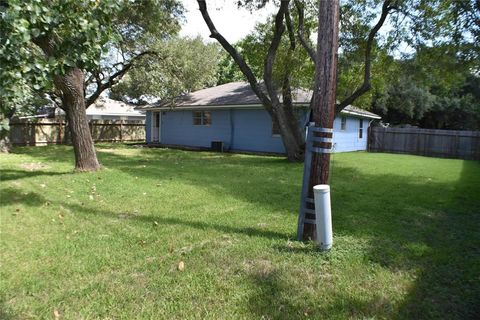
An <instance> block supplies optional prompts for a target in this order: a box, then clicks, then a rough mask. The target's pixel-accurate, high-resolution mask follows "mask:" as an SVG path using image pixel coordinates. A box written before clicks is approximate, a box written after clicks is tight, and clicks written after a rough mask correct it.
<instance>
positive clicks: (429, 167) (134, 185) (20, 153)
mask: <svg viewBox="0 0 480 320" xmlns="http://www.w3.org/2000/svg"><path fill="white" fill-rule="evenodd" d="M97 147H98V155H99V158H100V161H101V163H102V164H103V165H104V169H103V170H101V171H99V172H96V173H83V174H77V173H73V172H72V166H73V159H72V158H73V153H72V150H71V148H69V147H65V146H51V147H37V148H17V149H15V150H14V152H13V153H11V154H9V155H3V154H2V155H0V165H1V229H0V230H1V234H0V244H1V247H0V249H1V261H0V276H1V283H0V318H1V319H43V318H45V319H53V318H54V310H56V312H57V315H58V314H60V318H62V319H349V318H350V319H364V318H369V319H373V318H375V319H420V318H421V319H435V318H436V319H447V318H448V319H468V318H472V319H473V318H476V317H477V316H478V314H479V313H480V303H479V301H480V200H479V199H480V187H479V186H480V164H479V163H478V162H471V161H461V160H447V159H434V158H424V157H416V156H404V155H391V154H368V153H344V154H335V155H334V156H333V170H332V207H333V208H332V210H333V226H334V247H333V249H332V250H331V251H330V252H328V253H322V252H319V251H317V250H316V249H315V246H314V245H313V244H312V243H300V242H297V241H295V240H294V239H295V232H296V222H297V211H298V206H299V194H300V185H301V179H302V177H301V176H302V166H301V165H300V164H290V163H288V162H287V161H286V160H284V159H282V158H276V157H262V156H249V155H233V154H217V153H208V152H187V151H178V150H168V149H145V148H133V147H125V146H120V145H99V146H97ZM180 261H183V262H184V264H185V270H184V271H179V270H178V264H179V262H180Z"/></svg>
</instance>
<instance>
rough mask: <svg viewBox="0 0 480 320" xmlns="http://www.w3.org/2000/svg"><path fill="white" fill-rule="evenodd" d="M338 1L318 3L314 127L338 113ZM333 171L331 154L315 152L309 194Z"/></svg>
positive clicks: (309, 234) (308, 232)
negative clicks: (336, 96) (336, 100)
mask: <svg viewBox="0 0 480 320" xmlns="http://www.w3.org/2000/svg"><path fill="white" fill-rule="evenodd" d="M339 12H340V4H339V0H329V1H320V2H319V12H318V41H317V57H316V68H315V86H314V95H313V108H312V115H313V121H314V122H315V126H318V127H322V128H330V129H331V128H333V119H334V114H335V95H336V75H337V50H338V24H339ZM321 136H322V137H326V138H331V137H332V134H331V133H322V134H321ZM315 146H318V147H320V148H326V149H331V147H332V143H331V142H320V143H318V144H316V145H315ZM329 173H330V154H329V153H313V158H312V168H311V171H310V185H309V192H310V197H312V198H313V186H315V185H317V184H328V182H329V181H328V180H329ZM315 234H316V232H315V228H314V227H313V225H311V224H305V226H304V229H303V238H304V239H315Z"/></svg>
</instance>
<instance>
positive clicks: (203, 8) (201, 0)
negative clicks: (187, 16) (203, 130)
mask: <svg viewBox="0 0 480 320" xmlns="http://www.w3.org/2000/svg"><path fill="white" fill-rule="evenodd" d="M197 3H198V6H199V9H200V12H201V13H202V17H203V20H205V23H206V24H207V26H208V29H209V30H210V38H213V39H216V40H217V41H218V42H219V43H220V45H221V46H222V47H223V48H224V49H225V50H226V51H227V52H228V53H229V54H230V56H231V57H232V58H233V60H234V61H235V63H236V64H237V65H238V67H239V68H240V71H242V73H243V74H244V75H245V77H246V78H247V81H248V82H249V83H250V87H251V88H252V90H253V92H255V94H256V95H257V97H258V98H259V99H260V101H261V102H262V104H263V105H264V106H265V108H267V110H271V108H272V101H271V100H270V99H269V98H268V96H267V95H266V94H265V93H264V92H263V91H262V88H261V87H260V84H259V83H258V81H257V78H256V77H255V75H254V74H253V71H252V69H251V68H250V67H249V66H248V65H247V63H246V62H245V60H244V59H243V57H242V56H241V55H240V54H239V53H238V51H237V50H236V49H235V48H234V47H233V46H232V45H231V44H230V43H229V42H228V41H227V40H226V39H225V38H224V37H223V36H222V35H221V34H220V33H219V32H218V31H217V29H216V28H215V25H214V24H213V21H212V19H211V18H210V15H209V14H208V10H207V4H206V2H205V0H197Z"/></svg>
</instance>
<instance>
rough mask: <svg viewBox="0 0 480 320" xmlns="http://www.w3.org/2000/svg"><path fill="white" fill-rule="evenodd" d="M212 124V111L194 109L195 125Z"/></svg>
mask: <svg viewBox="0 0 480 320" xmlns="http://www.w3.org/2000/svg"><path fill="white" fill-rule="evenodd" d="M211 124H212V114H211V113H210V111H193V125H194V126H209V125H211Z"/></svg>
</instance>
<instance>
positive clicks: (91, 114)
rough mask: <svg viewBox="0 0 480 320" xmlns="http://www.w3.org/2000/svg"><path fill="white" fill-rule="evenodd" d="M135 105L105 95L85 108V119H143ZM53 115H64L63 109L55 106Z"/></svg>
mask: <svg viewBox="0 0 480 320" xmlns="http://www.w3.org/2000/svg"><path fill="white" fill-rule="evenodd" d="M135 107H136V106H135V105H133V104H129V103H125V102H123V101H118V100H113V99H109V98H105V97H100V98H98V99H97V100H96V101H95V103H93V104H92V105H90V106H89V107H88V108H87V119H88V120H89V121H90V120H139V121H144V120H145V112H143V111H140V110H136V109H135ZM55 117H56V118H62V117H65V111H63V110H61V109H59V108H57V109H56V110H55Z"/></svg>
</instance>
